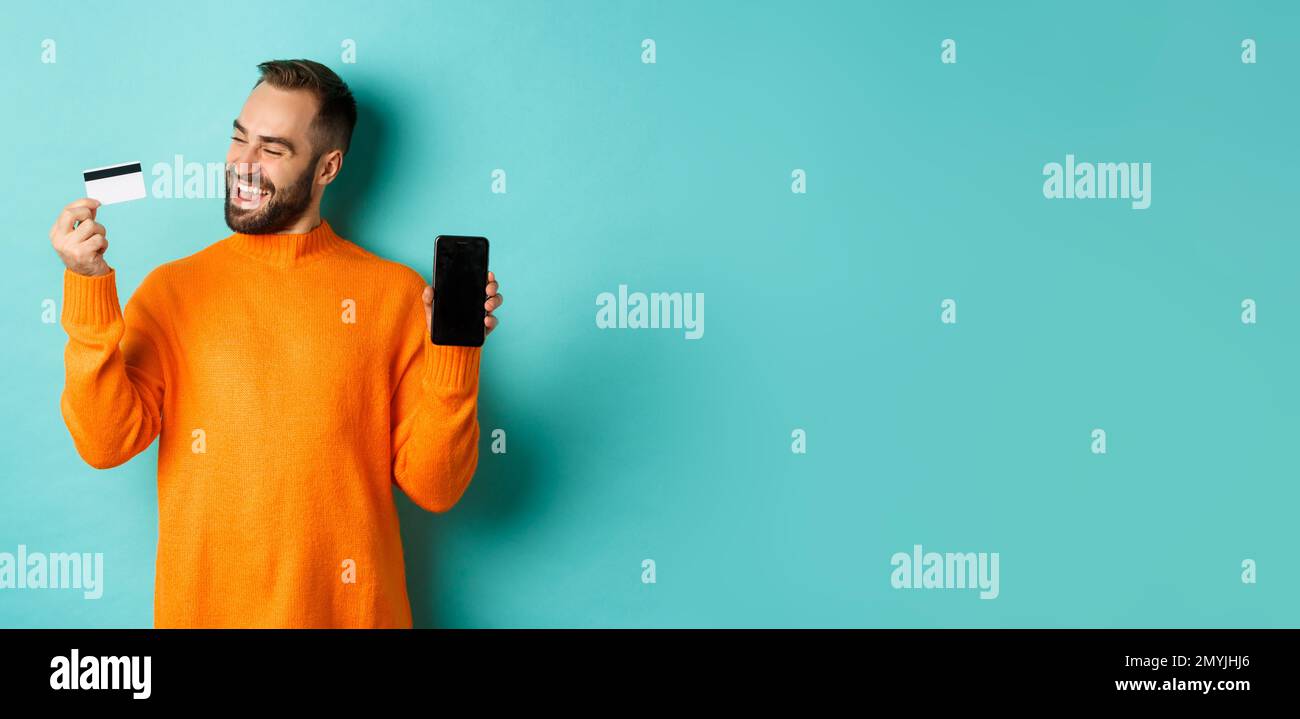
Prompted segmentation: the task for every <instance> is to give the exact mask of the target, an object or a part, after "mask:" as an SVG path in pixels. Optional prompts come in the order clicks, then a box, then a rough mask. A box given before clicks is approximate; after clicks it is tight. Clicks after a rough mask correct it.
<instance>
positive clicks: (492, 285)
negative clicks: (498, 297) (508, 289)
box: [487, 282, 501, 297]
mask: <svg viewBox="0 0 1300 719" xmlns="http://www.w3.org/2000/svg"><path fill="white" fill-rule="evenodd" d="M499 289H501V286H500V285H498V284H497V283H496V282H489V283H488V286H487V296H488V297H491V296H492V295H495V294H496V293H497V290H499Z"/></svg>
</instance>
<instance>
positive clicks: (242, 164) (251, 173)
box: [231, 151, 262, 186]
mask: <svg viewBox="0 0 1300 719" xmlns="http://www.w3.org/2000/svg"><path fill="white" fill-rule="evenodd" d="M231 163H232V165H233V168H232V169H233V171H234V174H235V177H237V178H239V179H240V180H243V181H244V182H247V183H248V184H250V185H253V186H257V185H259V184H260V183H261V181H262V164H261V163H260V162H257V161H256V160H254V159H253V154H252V153H251V152H248V151H244V152H240V153H238V154H237V155H235V157H233V158H231Z"/></svg>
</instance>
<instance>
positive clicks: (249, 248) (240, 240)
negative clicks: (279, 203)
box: [226, 215, 346, 267]
mask: <svg viewBox="0 0 1300 719" xmlns="http://www.w3.org/2000/svg"><path fill="white" fill-rule="evenodd" d="M304 219H305V218H304ZM226 242H227V243H229V245H230V246H231V247H232V248H233V249H235V250H237V251H239V252H240V253H242V254H244V255H245V256H247V257H250V258H252V259H255V260H259V261H261V262H264V263H266V264H269V265H272V266H275V267H292V266H294V265H298V264H301V263H303V262H306V261H308V260H312V259H315V258H317V257H319V256H321V255H323V254H326V253H329V252H332V251H334V250H336V249H338V248H339V247H341V246H342V245H343V244H344V243H345V242H346V240H344V239H343V238H342V237H339V236H338V235H337V234H336V233H335V232H334V229H333V228H332V227H330V224H329V223H328V222H326V221H325V220H323V219H321V218H320V215H316V224H308V223H305V222H296V223H294V224H293V225H292V226H290V227H288V228H285V230H283V231H281V232H277V233H273V234H265V235H249V234H245V233H243V232H236V233H235V234H233V235H231V236H230V237H228V238H226Z"/></svg>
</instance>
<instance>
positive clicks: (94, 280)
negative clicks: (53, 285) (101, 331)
mask: <svg viewBox="0 0 1300 719" xmlns="http://www.w3.org/2000/svg"><path fill="white" fill-rule="evenodd" d="M121 316H122V306H121V304H119V303H118V299H117V271H116V270H109V271H108V273H107V274H103V275H96V276H94V277H90V276H88V275H82V274H78V273H76V272H73V271H72V270H69V269H66V268H65V269H64V270H63V322H64V323H65V324H74V325H107V324H112V323H113V322H115V321H116V320H118V319H119V318H120V317H121Z"/></svg>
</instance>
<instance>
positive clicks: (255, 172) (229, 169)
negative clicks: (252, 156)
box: [226, 162, 275, 191]
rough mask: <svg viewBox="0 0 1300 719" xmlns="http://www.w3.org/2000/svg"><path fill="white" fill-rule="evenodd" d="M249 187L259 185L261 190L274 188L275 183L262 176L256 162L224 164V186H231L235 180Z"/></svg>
mask: <svg viewBox="0 0 1300 719" xmlns="http://www.w3.org/2000/svg"><path fill="white" fill-rule="evenodd" d="M236 180H238V181H239V182H240V183H241V184H244V185H248V186H249V187H259V188H261V189H263V190H272V191H274V190H275V183H273V182H271V181H270V180H269V179H266V178H265V177H263V176H262V170H261V168H260V167H258V166H257V165H256V164H253V165H251V166H250V165H249V164H248V163H244V162H238V163H227V164H226V186H227V187H233V186H234V183H235V181H236Z"/></svg>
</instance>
